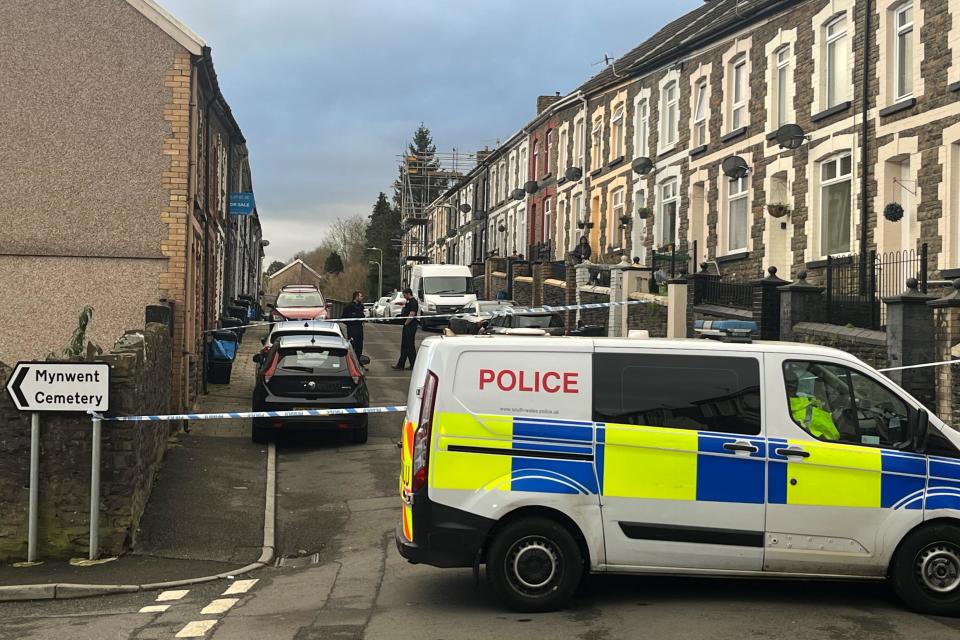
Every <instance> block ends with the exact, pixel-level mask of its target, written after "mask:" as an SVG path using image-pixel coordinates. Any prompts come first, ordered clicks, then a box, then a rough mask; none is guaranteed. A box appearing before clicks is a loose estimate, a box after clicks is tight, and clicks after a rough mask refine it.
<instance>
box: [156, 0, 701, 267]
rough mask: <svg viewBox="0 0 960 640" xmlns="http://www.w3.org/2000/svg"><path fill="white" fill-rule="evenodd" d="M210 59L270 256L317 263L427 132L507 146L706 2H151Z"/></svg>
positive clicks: (453, 141) (460, 144) (450, 142)
mask: <svg viewBox="0 0 960 640" xmlns="http://www.w3.org/2000/svg"><path fill="white" fill-rule="evenodd" d="M160 1H161V2H162V4H163V5H164V6H165V7H166V8H167V9H168V10H169V11H170V12H171V13H173V14H174V15H175V16H177V18H179V19H180V20H181V21H182V22H183V23H184V24H186V25H188V26H189V27H190V28H191V29H193V30H194V31H196V32H197V33H199V34H200V35H201V36H202V37H203V38H204V39H205V40H206V41H207V44H209V45H210V47H211V48H212V49H213V60H214V64H215V66H216V68H217V75H218V78H219V80H220V86H221V88H222V89H223V92H224V94H225V96H226V98H227V100H228V101H229V103H230V106H231V108H232V110H233V112H234V114H235V115H236V117H237V120H238V122H239V123H240V126H241V127H242V128H243V132H244V135H245V137H246V138H247V143H248V146H249V148H250V161H251V165H252V170H253V183H254V189H255V191H256V195H257V205H258V210H259V211H260V215H261V220H262V224H263V227H264V234H265V237H267V238H268V239H270V241H271V245H270V247H269V253H270V254H271V255H275V256H278V257H279V258H280V259H283V260H286V259H287V258H289V257H290V256H292V255H293V254H294V253H296V252H297V251H300V250H305V249H311V248H313V247H314V246H315V245H316V244H317V243H318V242H319V240H320V238H321V237H322V233H323V229H325V228H326V225H328V224H329V223H330V222H331V221H333V220H334V219H336V218H337V217H338V216H343V215H353V214H358V213H359V214H363V215H367V214H368V213H369V211H370V208H371V206H372V205H373V202H374V201H375V199H376V197H377V193H379V192H380V191H385V192H387V193H388V194H390V193H391V189H392V183H393V180H394V177H395V176H396V162H397V156H398V155H399V154H401V153H402V152H403V149H404V147H405V145H406V144H407V142H408V141H409V139H410V137H411V136H412V134H413V131H414V130H415V129H416V127H417V126H418V125H419V124H420V122H421V121H422V122H424V123H425V124H426V125H427V126H428V127H429V128H430V129H431V132H432V134H433V139H434V142H435V143H436V145H437V147H438V148H440V149H444V150H448V149H452V148H457V149H461V150H465V151H473V150H476V149H481V148H483V147H484V146H493V145H494V144H495V143H496V141H497V140H505V139H506V138H508V137H509V136H510V135H511V134H513V133H514V132H515V131H517V130H518V129H519V128H520V127H521V126H522V125H523V124H525V123H526V122H527V121H528V120H529V119H530V118H531V117H532V116H533V114H534V111H535V104H536V97H537V96H538V95H546V94H552V93H553V92H555V91H560V92H561V93H567V92H569V91H571V90H573V89H574V88H576V86H577V85H579V84H580V83H581V82H583V81H584V80H586V79H587V78H588V77H590V76H591V75H593V74H595V73H597V72H599V71H600V70H601V69H602V67H601V66H598V65H595V63H596V62H597V61H599V60H601V59H602V57H603V55H604V54H605V53H609V54H612V55H619V54H623V53H624V52H626V51H628V50H629V49H631V48H633V47H634V46H636V45H637V44H639V43H640V42H641V41H642V40H643V39H645V38H646V37H648V36H649V35H651V34H652V33H653V32H654V31H656V30H657V29H659V28H660V27H662V26H663V25H664V24H666V23H667V22H668V21H669V20H672V19H674V18H676V17H678V16H680V15H682V14H683V13H685V12H687V11H690V10H692V9H693V8H695V7H697V6H699V5H700V4H701V0H676V1H675V2H669V3H655V2H650V1H649V0H644V1H642V2H640V1H638V0H608V1H607V2H605V3H604V4H603V5H602V8H603V10H602V11H598V10H588V9H591V7H592V5H587V4H584V3H583V2H559V1H557V0H552V1H550V2H548V1H546V0H524V2H517V1H516V0H487V1H485V2H482V3H478V2H470V3H468V2H449V0H448V1H447V2H442V1H441V0H417V1H416V2H410V1H408V0H378V1H374V0H350V1H348V2H342V1H339V0H283V1H282V2H277V1H276V0H242V1H238V0H203V1H202V2H198V1H197V0H160Z"/></svg>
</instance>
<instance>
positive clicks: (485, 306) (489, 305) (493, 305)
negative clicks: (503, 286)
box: [480, 302, 513, 311]
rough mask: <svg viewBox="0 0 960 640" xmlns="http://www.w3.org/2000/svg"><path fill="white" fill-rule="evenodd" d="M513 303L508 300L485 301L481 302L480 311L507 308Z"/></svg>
mask: <svg viewBox="0 0 960 640" xmlns="http://www.w3.org/2000/svg"><path fill="white" fill-rule="evenodd" d="M512 306H513V305H512V304H510V303H507V302H485V303H481V304H480V311H496V310H497V309H506V308H507V307H512Z"/></svg>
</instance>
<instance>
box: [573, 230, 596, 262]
mask: <svg viewBox="0 0 960 640" xmlns="http://www.w3.org/2000/svg"><path fill="white" fill-rule="evenodd" d="M571 253H572V254H573V257H574V258H576V259H577V262H583V261H584V260H589V259H590V256H592V255H593V251H592V250H591V249H590V242H588V241H587V236H580V242H578V243H577V246H576V247H574V248H573V251H572V252H571Z"/></svg>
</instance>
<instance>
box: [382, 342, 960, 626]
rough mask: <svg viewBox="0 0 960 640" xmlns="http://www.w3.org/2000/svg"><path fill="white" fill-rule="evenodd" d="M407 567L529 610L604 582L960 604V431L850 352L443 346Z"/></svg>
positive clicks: (425, 387)
mask: <svg viewBox="0 0 960 640" xmlns="http://www.w3.org/2000/svg"><path fill="white" fill-rule="evenodd" d="M399 445H400V447H401V449H402V469H401V475H400V487H399V488H400V494H401V498H402V502H403V505H402V515H401V521H400V523H399V524H398V526H397V532H396V542H397V547H398V549H399V551H400V553H401V554H402V555H403V557H405V558H406V559H407V560H408V561H410V562H413V563H424V564H429V565H434V566H437V567H473V568H474V571H475V572H476V571H479V566H480V564H485V566H486V574H487V578H488V581H489V583H490V585H491V587H492V589H493V591H494V592H495V593H496V594H497V595H498V596H499V598H500V599H501V600H502V601H503V602H504V603H505V604H506V605H507V606H508V607H511V608H513V609H516V610H520V611H547V610H553V609H556V608H559V607H562V606H563V605H564V603H565V602H566V601H567V600H568V599H569V598H570V597H571V596H572V595H573V593H574V592H575V590H576V588H577V585H578V583H579V582H580V580H581V578H582V577H583V576H584V574H585V573H586V572H591V573H637V574H642V573H649V574H686V575H707V576H740V577H760V576H770V577H778V578H831V579H833V578H842V579H851V578H853V579H872V580H880V579H885V578H886V579H889V580H890V582H891V583H892V585H893V587H894V589H895V590H896V592H897V593H898V594H899V596H900V597H901V598H902V599H903V601H904V602H905V603H906V604H907V605H908V606H910V607H911V608H913V609H915V610H918V611H922V612H927V613H934V614H946V615H949V614H955V615H956V614H960V435H958V433H957V432H956V431H954V430H953V429H951V428H950V427H948V426H947V425H945V424H944V423H943V422H941V421H940V420H939V419H938V418H937V417H936V416H934V415H932V414H930V413H929V412H928V411H927V410H925V409H924V408H923V407H922V405H921V404H920V403H919V402H918V401H917V400H916V399H914V398H913V397H911V396H910V395H909V394H908V393H906V392H905V391H904V390H903V389H901V388H899V387H898V386H897V385H895V384H894V383H893V382H891V381H890V380H889V379H888V378H887V377H885V376H884V375H883V374H881V373H879V372H877V371H876V370H875V369H873V368H871V367H870V366H868V365H866V364H864V363H863V362H861V361H860V360H858V359H856V358H855V357H853V356H851V355H850V354H847V353H845V352H842V351H838V350H834V349H829V348H824V347H817V346H812V345H801V344H792V343H785V342H771V343H762V342H754V343H749V344H733V343H728V342H716V341H710V340H651V339H646V340H643V339H640V340H638V339H619V338H602V339H590V338H563V337H557V338H554V337H524V336H513V337H510V338H506V339H505V338H497V337H493V336H462V337H440V336H434V337H431V338H428V339H427V340H425V341H424V342H423V346H422V347H421V349H420V352H419V355H418V357H417V362H416V366H415V367H414V370H413V377H412V379H411V385H410V392H409V398H408V402H407V413H406V416H405V421H404V425H403V433H402V440H401V442H400V443H399Z"/></svg>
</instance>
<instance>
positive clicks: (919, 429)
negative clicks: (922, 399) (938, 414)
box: [913, 409, 930, 452]
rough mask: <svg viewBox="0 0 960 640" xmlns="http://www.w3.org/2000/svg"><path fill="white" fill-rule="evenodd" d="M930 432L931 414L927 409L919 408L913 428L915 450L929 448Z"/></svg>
mask: <svg viewBox="0 0 960 640" xmlns="http://www.w3.org/2000/svg"><path fill="white" fill-rule="evenodd" d="M929 433H930V416H929V415H928V414H927V410H926V409H918V410H917V415H916V417H915V418H914V429H913V450H914V451H918V452H919V451H925V450H926V448H927V436H928V435H929Z"/></svg>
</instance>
